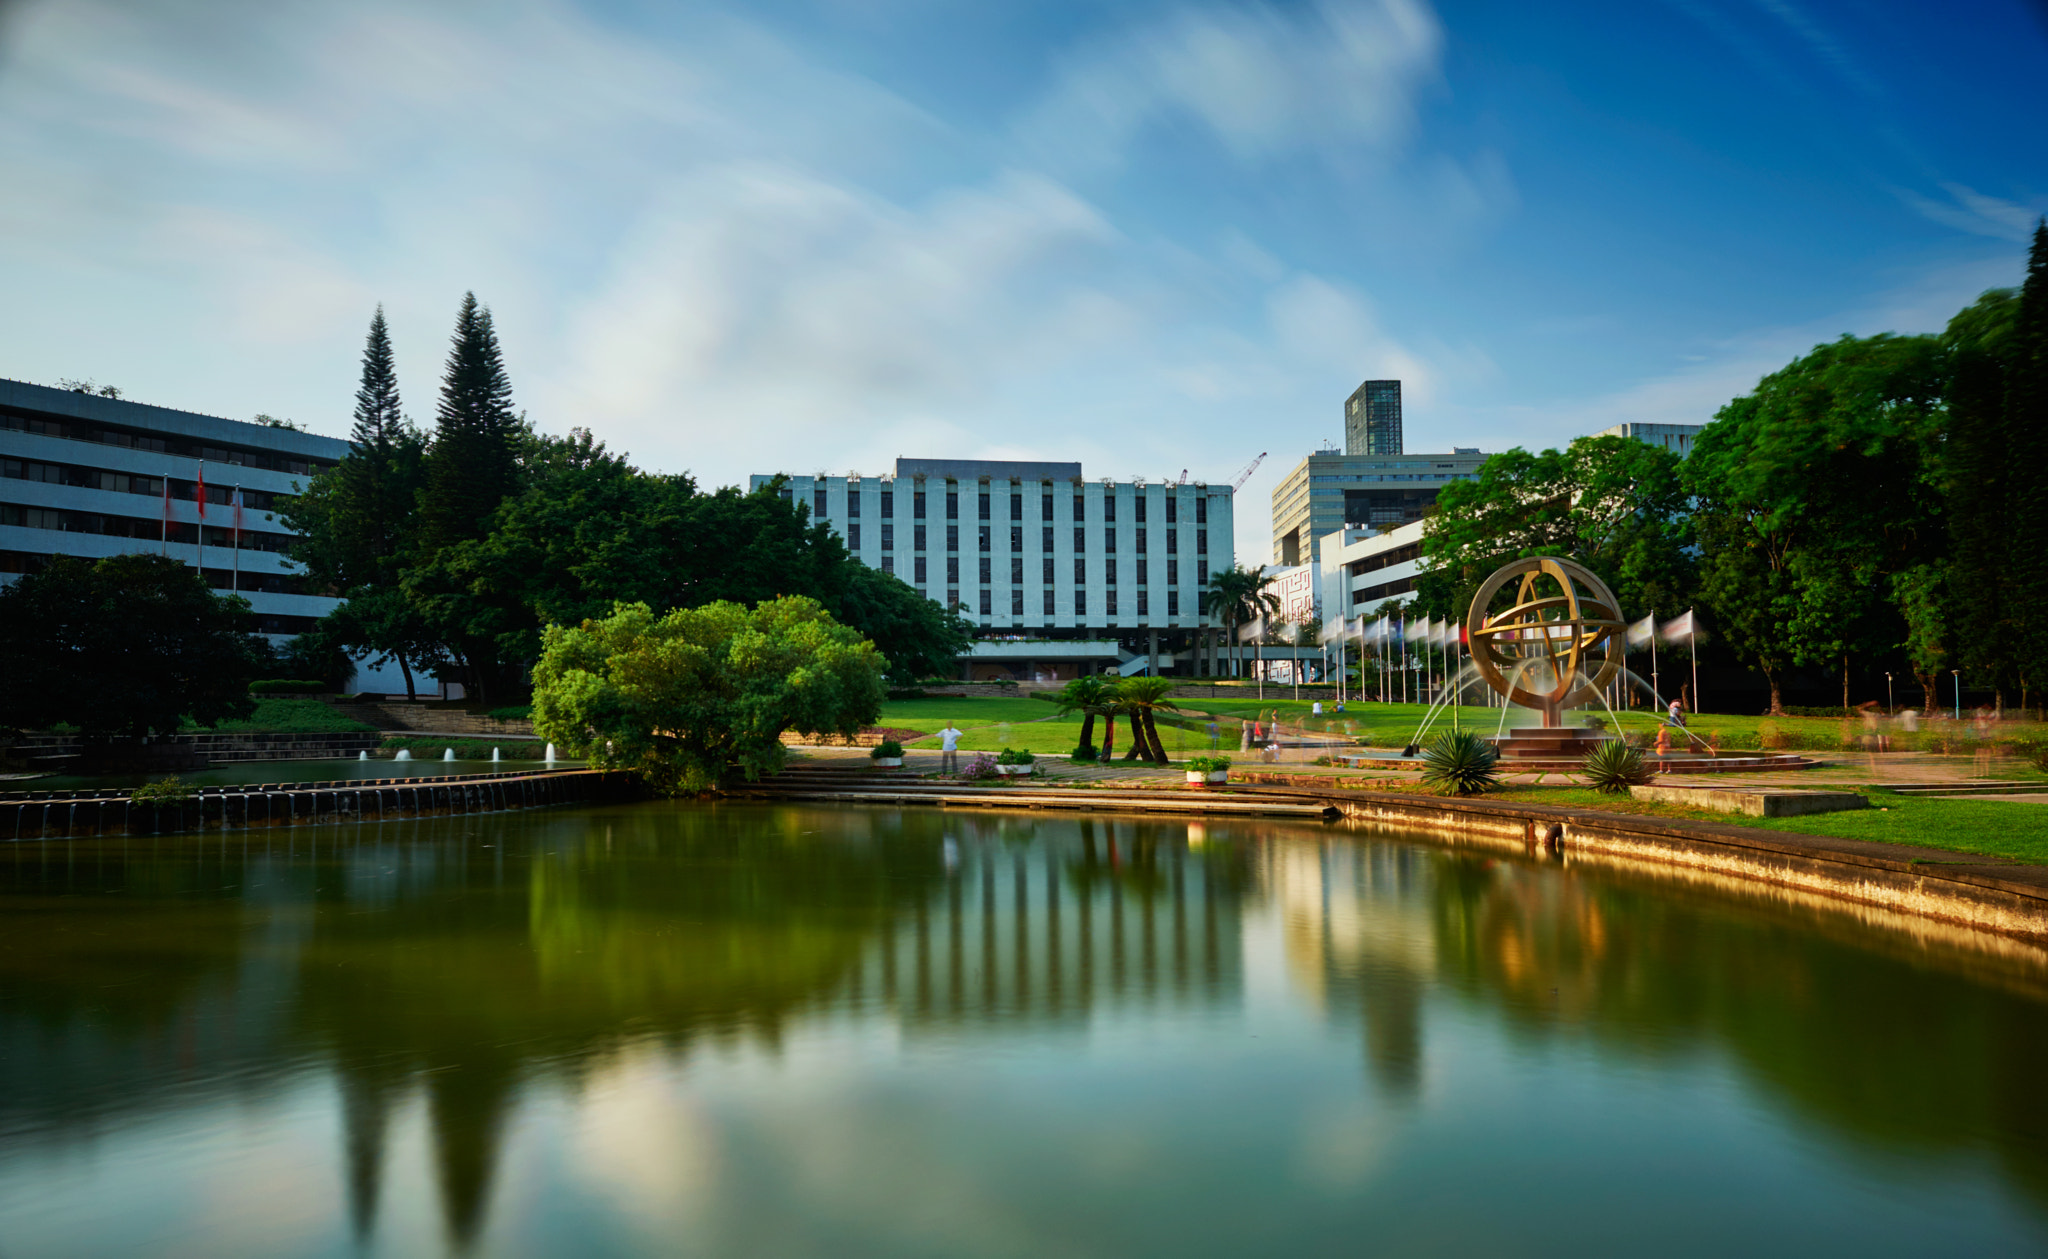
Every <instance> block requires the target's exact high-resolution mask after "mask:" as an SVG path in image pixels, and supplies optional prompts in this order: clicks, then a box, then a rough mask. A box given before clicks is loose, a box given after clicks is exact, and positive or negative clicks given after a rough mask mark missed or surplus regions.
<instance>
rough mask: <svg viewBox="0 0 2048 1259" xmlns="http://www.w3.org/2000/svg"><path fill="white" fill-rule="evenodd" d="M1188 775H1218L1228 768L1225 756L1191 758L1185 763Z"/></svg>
mask: <svg viewBox="0 0 2048 1259" xmlns="http://www.w3.org/2000/svg"><path fill="white" fill-rule="evenodd" d="M1183 764H1185V765H1186V766H1187V770H1188V772H1189V773H1190V774H1220V773H1222V772H1223V771H1224V770H1226V769H1229V768H1230V758H1229V757H1227V756H1191V757H1189V758H1188V759H1187V760H1186V761H1185V762H1183Z"/></svg>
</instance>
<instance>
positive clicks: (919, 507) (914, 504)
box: [910, 490, 924, 520]
mask: <svg viewBox="0 0 2048 1259" xmlns="http://www.w3.org/2000/svg"><path fill="white" fill-rule="evenodd" d="M910 514H911V515H912V516H914V517H916V518H917V519H919V520H923V519H924V491H923V490H919V491H917V492H916V493H914V494H912V495H911V496H910Z"/></svg>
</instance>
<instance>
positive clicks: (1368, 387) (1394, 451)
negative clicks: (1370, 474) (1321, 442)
mask: <svg viewBox="0 0 2048 1259" xmlns="http://www.w3.org/2000/svg"><path fill="white" fill-rule="evenodd" d="M1344 453H1345V454H1347V455H1398V454H1400V453H1401V382H1400V381H1398V380H1368V381H1366V382H1365V383H1364V384H1362V385H1360V386H1359V387H1358V388H1357V389H1355V390H1353V391H1352V394H1351V396H1350V397H1349V398H1346V399H1345V400H1344Z"/></svg>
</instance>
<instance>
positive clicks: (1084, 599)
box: [1074, 590, 1088, 616]
mask: <svg viewBox="0 0 2048 1259" xmlns="http://www.w3.org/2000/svg"><path fill="white" fill-rule="evenodd" d="M1074 615H1075V616H1086V615H1088V592H1087V591H1085V590H1076V591H1075V592H1074Z"/></svg>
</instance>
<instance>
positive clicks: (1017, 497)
mask: <svg viewBox="0 0 2048 1259" xmlns="http://www.w3.org/2000/svg"><path fill="white" fill-rule="evenodd" d="M1010 519H1012V520H1022V519H1024V496H1023V495H1022V494H1012V495H1010ZM1017 610H1018V611H1019V612H1022V611H1023V610H1024V609H1022V608H1019V609H1017Z"/></svg>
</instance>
